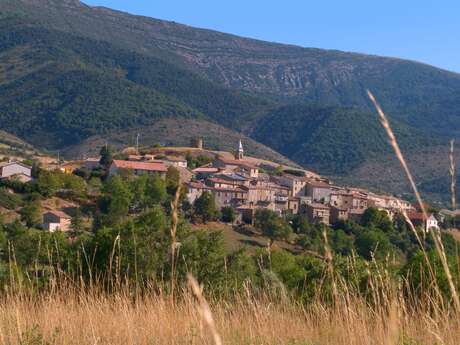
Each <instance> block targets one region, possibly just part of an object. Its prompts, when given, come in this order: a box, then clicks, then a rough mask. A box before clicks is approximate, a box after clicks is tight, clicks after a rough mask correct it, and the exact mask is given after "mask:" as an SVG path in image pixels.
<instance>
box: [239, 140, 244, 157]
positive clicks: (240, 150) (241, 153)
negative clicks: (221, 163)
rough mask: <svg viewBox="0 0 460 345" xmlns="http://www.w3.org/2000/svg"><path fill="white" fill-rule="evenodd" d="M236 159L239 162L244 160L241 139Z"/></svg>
mask: <svg viewBox="0 0 460 345" xmlns="http://www.w3.org/2000/svg"><path fill="white" fill-rule="evenodd" d="M238 159H239V160H242V159H244V149H243V143H242V142H241V139H240V144H239V146H238Z"/></svg>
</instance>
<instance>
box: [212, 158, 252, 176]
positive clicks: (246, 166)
mask: <svg viewBox="0 0 460 345" xmlns="http://www.w3.org/2000/svg"><path fill="white" fill-rule="evenodd" d="M213 167H214V168H217V169H219V170H221V171H223V172H227V173H228V172H240V173H243V174H245V175H247V176H248V177H251V178H257V177H258V176H259V168H258V167H256V166H255V165H253V164H251V163H250V162H247V161H246V160H244V159H243V160H239V159H230V158H224V157H218V158H217V159H216V160H215V161H214V162H213Z"/></svg>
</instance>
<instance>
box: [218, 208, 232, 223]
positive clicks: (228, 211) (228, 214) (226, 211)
mask: <svg viewBox="0 0 460 345" xmlns="http://www.w3.org/2000/svg"><path fill="white" fill-rule="evenodd" d="M220 213H221V220H222V221H223V222H225V223H233V222H234V221H235V210H234V209H233V208H232V207H230V206H225V207H222V209H221V210H220Z"/></svg>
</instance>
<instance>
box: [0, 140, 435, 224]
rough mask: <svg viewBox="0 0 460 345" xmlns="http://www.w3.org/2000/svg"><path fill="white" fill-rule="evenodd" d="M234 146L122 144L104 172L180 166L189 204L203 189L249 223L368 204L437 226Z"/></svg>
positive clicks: (330, 217) (15, 165) (10, 170)
mask: <svg viewBox="0 0 460 345" xmlns="http://www.w3.org/2000/svg"><path fill="white" fill-rule="evenodd" d="M236 144H237V145H235V146H236V147H235V152H234V153H229V152H217V151H210V150H205V149H204V148H203V140H202V139H197V140H194V141H193V143H192V145H191V146H190V147H183V148H156V149H154V150H150V151H148V150H147V152H149V153H147V152H139V150H135V149H132V148H131V149H126V150H124V151H123V152H122V155H121V156H120V157H117V158H116V159H113V160H112V161H111V162H110V165H109V169H108V175H109V176H113V175H116V174H122V173H129V174H132V175H136V176H140V175H144V174H155V175H158V176H160V177H161V178H163V179H164V178H165V176H166V174H167V172H168V169H175V170H177V171H178V173H179V176H180V180H181V182H182V184H183V186H184V187H185V190H186V197H187V199H188V202H189V203H190V204H191V205H193V204H194V203H195V202H196V200H197V199H199V198H200V197H201V196H202V195H203V194H204V193H208V194H210V195H212V197H213V200H214V202H215V205H216V207H217V209H218V210H222V209H224V208H227V209H228V208H231V209H232V210H233V212H234V215H235V217H234V218H235V219H234V220H233V221H232V222H233V224H235V225H238V224H253V222H254V216H255V213H256V211H257V210H260V209H268V210H271V211H274V212H276V213H277V214H278V215H279V216H283V217H285V216H289V215H301V216H304V217H305V218H306V219H308V221H309V222H310V223H322V224H326V225H330V224H335V223H336V222H338V221H340V220H343V221H346V220H353V221H355V222H359V221H360V219H361V217H362V215H363V214H364V212H365V211H366V209H368V208H369V207H373V208H376V209H378V210H383V211H385V212H386V213H387V214H388V216H389V217H390V219H393V218H394V217H395V215H397V214H400V213H402V212H405V213H406V214H407V215H408V216H409V218H410V219H411V220H412V222H413V223H414V224H417V225H420V226H423V227H424V228H425V229H428V228H430V227H436V228H437V227H438V220H437V219H436V218H435V217H434V216H433V215H432V214H430V215H429V218H428V219H427V220H424V217H423V215H422V213H421V212H420V211H419V210H417V208H416V207H414V206H413V205H412V204H411V203H410V202H408V201H405V200H402V199H400V198H397V197H394V196H391V195H379V194H376V193H373V192H371V191H368V190H365V189H361V188H354V187H346V186H337V185H334V184H333V183H332V182H331V181H329V180H328V179H327V178H324V177H322V176H320V175H318V174H316V173H314V172H311V171H308V170H303V169H298V168H294V167H290V166H285V165H280V164H277V163H274V162H271V161H267V160H262V159H258V158H255V157H249V156H247V155H246V154H245V149H244V144H243V142H242V141H241V140H240V141H239V143H236ZM100 164H101V158H100V157H92V158H87V159H84V160H79V161H67V162H63V163H58V162H51V163H49V162H48V163H46V164H44V165H43V168H44V169H48V170H55V169H59V170H60V171H62V172H64V173H66V174H73V173H75V172H76V171H77V170H79V169H80V170H81V169H86V170H94V169H98V168H100ZM0 179H3V180H6V179H17V180H19V181H21V182H28V181H30V180H31V179H32V168H31V167H30V166H27V165H26V164H24V163H23V162H19V161H16V162H15V161H12V162H3V163H1V165H0ZM43 218H44V228H45V229H48V230H51V231H54V230H56V229H58V228H59V229H61V230H64V231H65V230H67V229H68V228H69V226H70V218H71V217H70V216H68V215H67V214H65V213H64V212H62V211H61V210H48V211H47V212H46V213H45V214H44V215H43Z"/></svg>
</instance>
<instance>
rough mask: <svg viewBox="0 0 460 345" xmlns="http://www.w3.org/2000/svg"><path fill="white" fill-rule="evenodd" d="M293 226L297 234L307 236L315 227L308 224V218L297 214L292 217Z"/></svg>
mask: <svg viewBox="0 0 460 345" xmlns="http://www.w3.org/2000/svg"><path fill="white" fill-rule="evenodd" d="M291 225H292V228H293V229H294V231H295V232H296V233H297V234H307V233H309V232H311V231H312V228H313V226H312V225H311V224H310V223H309V222H308V220H307V218H306V217H304V216H302V215H300V214H297V215H295V216H293V217H292V219H291Z"/></svg>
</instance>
